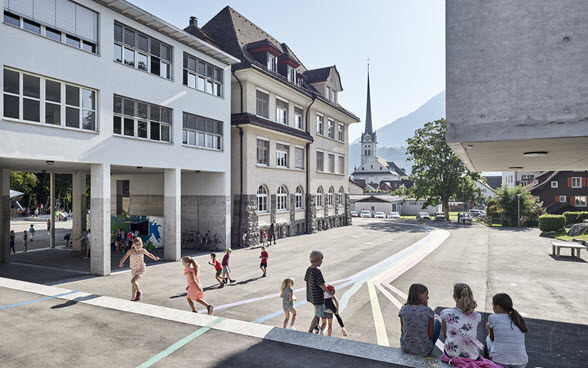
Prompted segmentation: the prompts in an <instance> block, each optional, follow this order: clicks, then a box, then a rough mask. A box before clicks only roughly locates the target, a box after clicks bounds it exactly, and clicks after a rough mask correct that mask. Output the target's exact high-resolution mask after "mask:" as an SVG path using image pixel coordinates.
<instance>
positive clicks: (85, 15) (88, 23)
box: [75, 4, 98, 43]
mask: <svg viewBox="0 0 588 368" xmlns="http://www.w3.org/2000/svg"><path fill="white" fill-rule="evenodd" d="M75 8H76V35H77V36H80V37H81V38H85V39H87V40H89V41H92V42H96V43H97V42H98V14H96V12H93V11H92V10H90V9H87V8H84V7H83V6H79V5H77V4H76V6H75Z"/></svg>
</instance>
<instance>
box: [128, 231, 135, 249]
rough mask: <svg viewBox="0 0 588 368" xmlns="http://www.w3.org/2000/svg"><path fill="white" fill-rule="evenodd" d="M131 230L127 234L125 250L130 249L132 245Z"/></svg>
mask: <svg viewBox="0 0 588 368" xmlns="http://www.w3.org/2000/svg"><path fill="white" fill-rule="evenodd" d="M133 238H134V236H133V232H132V231H131V230H129V232H128V234H127V251H128V250H130V249H131V248H132V247H133Z"/></svg>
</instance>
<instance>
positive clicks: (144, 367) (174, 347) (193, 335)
mask: <svg viewBox="0 0 588 368" xmlns="http://www.w3.org/2000/svg"><path fill="white" fill-rule="evenodd" d="M223 320H224V318H221V317H218V318H217V319H215V320H214V321H213V322H211V323H209V324H207V325H206V326H204V327H202V328H201V329H199V330H196V331H194V332H193V333H191V334H190V335H188V336H186V337H184V338H183V339H181V340H180V341H178V342H176V343H175V344H173V345H172V346H170V347H169V348H167V349H165V350H164V351H162V352H161V353H159V354H156V355H154V356H153V357H152V358H151V359H149V360H148V361H146V362H145V363H143V364H141V365H138V366H137V368H147V367H151V366H153V365H154V364H155V363H157V362H159V361H160V360H162V359H163V358H165V357H167V356H168V355H170V354H172V353H173V352H175V351H176V350H178V349H179V348H181V347H182V346H184V345H186V344H187V343H189V342H190V341H192V340H194V339H195V338H197V337H198V336H200V335H202V334H203V333H205V332H207V331H209V330H210V329H212V328H213V327H214V326H215V325H217V324H219V323H220V322H221V321H223Z"/></svg>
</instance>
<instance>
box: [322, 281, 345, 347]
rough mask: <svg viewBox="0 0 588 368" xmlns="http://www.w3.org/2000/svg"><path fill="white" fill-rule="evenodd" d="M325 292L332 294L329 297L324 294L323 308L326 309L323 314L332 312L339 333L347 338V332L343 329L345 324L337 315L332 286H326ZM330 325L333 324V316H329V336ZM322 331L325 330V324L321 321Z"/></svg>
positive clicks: (337, 310) (337, 308) (335, 298)
mask: <svg viewBox="0 0 588 368" xmlns="http://www.w3.org/2000/svg"><path fill="white" fill-rule="evenodd" d="M327 290H329V291H330V292H332V293H333V294H332V295H331V294H329V293H327V292H325V294H324V296H325V308H326V311H325V313H326V312H328V311H330V312H332V313H331V314H334V315H335V317H336V318H337V322H338V323H339V326H341V333H342V334H343V336H347V330H346V329H345V324H344V323H343V319H342V318H341V316H340V315H339V301H338V300H337V297H336V296H335V287H334V286H333V285H327ZM332 323H333V316H332V315H331V321H330V324H329V330H328V331H329V336H331V331H332V329H333V327H332ZM324 329H325V322H324V321H323V325H322V330H323V331H324Z"/></svg>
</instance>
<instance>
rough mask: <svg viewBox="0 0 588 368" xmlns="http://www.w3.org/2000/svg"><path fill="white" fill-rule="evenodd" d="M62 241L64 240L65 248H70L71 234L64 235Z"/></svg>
mask: <svg viewBox="0 0 588 368" xmlns="http://www.w3.org/2000/svg"><path fill="white" fill-rule="evenodd" d="M63 240H65V246H66V247H70V246H71V233H66V234H65V235H64V236H63Z"/></svg>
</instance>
